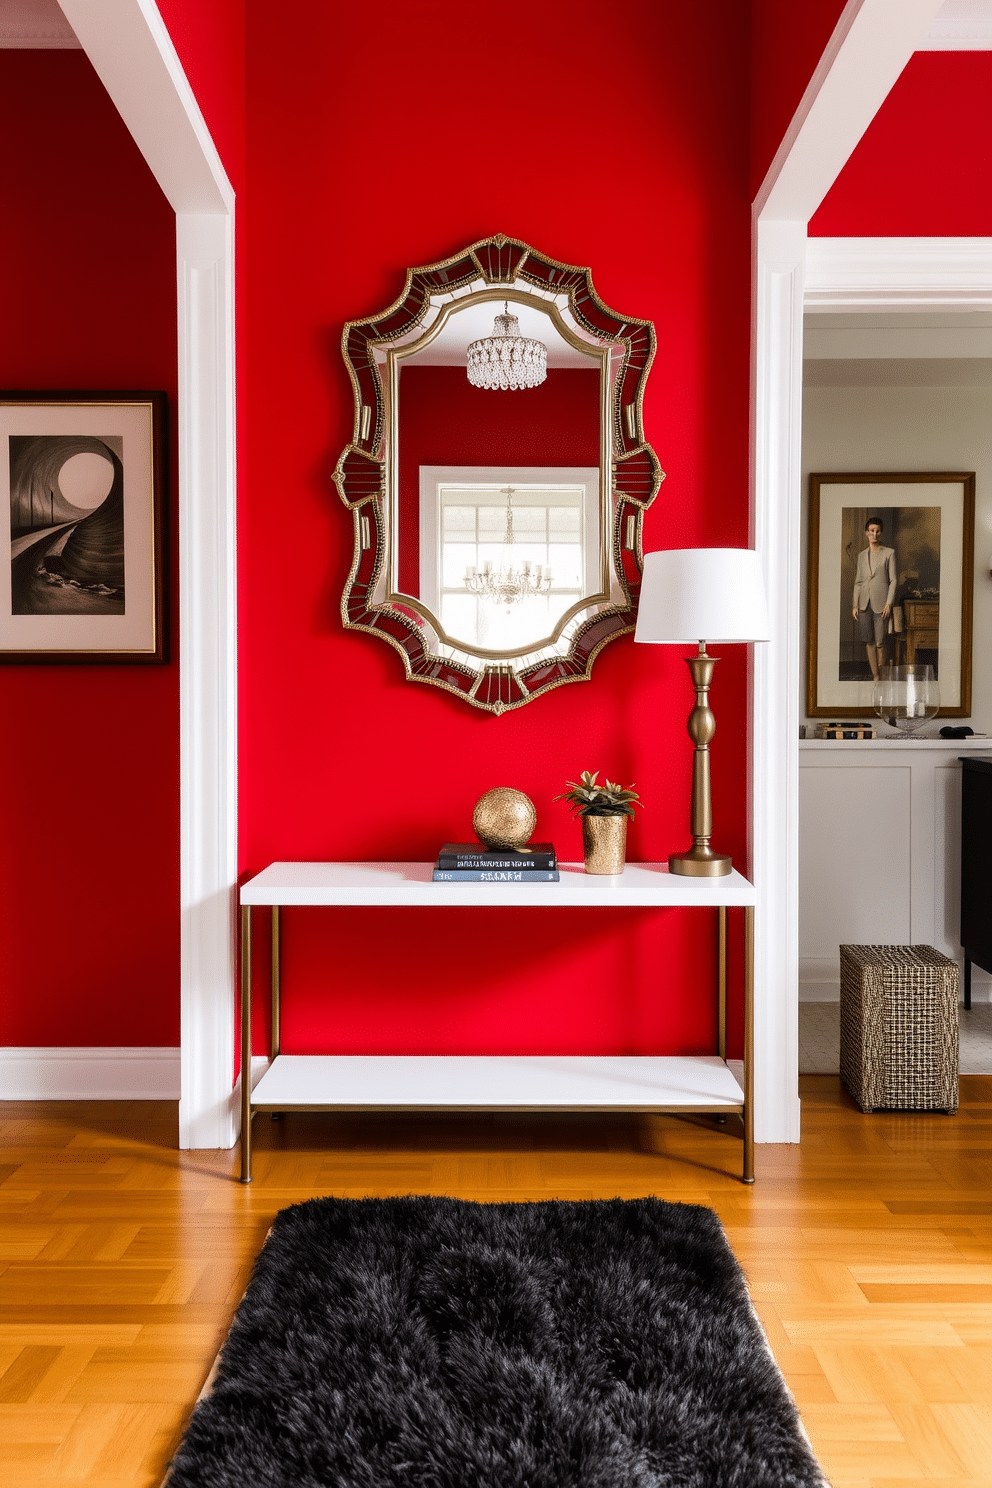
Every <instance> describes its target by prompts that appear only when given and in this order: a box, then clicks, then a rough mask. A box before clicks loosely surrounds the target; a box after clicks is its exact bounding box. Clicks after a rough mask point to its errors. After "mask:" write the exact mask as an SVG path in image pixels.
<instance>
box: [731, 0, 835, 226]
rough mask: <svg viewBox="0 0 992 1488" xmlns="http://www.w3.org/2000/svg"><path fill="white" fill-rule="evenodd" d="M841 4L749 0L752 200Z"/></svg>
mask: <svg viewBox="0 0 992 1488" xmlns="http://www.w3.org/2000/svg"><path fill="white" fill-rule="evenodd" d="M844 9H845V0H751V6H750V10H751V196H752V198H753V197H755V196H757V194H758V191H759V190H760V188H761V183H762V181H763V180H764V179H765V176H766V174H767V172H768V167H769V166H770V165H771V163H772V161H773V159H774V158H775V152H776V150H777V149H778V147H779V145H780V144H781V143H782V139H783V136H784V135H785V132H786V130H787V129H788V127H789V125H790V124H791V123H792V117H793V115H794V114H795V112H796V109H797V108H798V107H799V104H800V101H801V99H802V96H803V94H804V93H805V91H806V88H807V86H808V84H809V81H810V78H811V77H812V76H813V73H814V72H815V71H816V69H817V66H818V64H819V61H820V58H821V56H822V55H823V52H824V50H825V48H826V45H827V43H828V41H829V40H830V38H831V36H832V35H833V32H834V28H835V26H836V25H837V22H838V21H839V20H840V17H841V15H842V13H843V11H844Z"/></svg>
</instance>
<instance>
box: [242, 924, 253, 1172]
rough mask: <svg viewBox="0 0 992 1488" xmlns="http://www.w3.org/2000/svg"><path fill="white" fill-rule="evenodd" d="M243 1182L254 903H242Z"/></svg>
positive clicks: (247, 1166)
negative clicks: (252, 914) (252, 911)
mask: <svg viewBox="0 0 992 1488" xmlns="http://www.w3.org/2000/svg"><path fill="white" fill-rule="evenodd" d="M241 1182H242V1183H250V1182H251V905H250V904H242V906H241Z"/></svg>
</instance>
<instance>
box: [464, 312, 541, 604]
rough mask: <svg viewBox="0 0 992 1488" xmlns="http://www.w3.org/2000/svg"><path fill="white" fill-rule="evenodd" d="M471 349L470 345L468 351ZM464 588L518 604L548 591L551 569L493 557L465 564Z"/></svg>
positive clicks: (509, 530)
mask: <svg viewBox="0 0 992 1488" xmlns="http://www.w3.org/2000/svg"><path fill="white" fill-rule="evenodd" d="M513 318H514V317H511V319H513ZM502 319H503V316H498V317H497V323H498V321H499V320H502ZM475 344H476V345H478V344H479V343H478V342H476V343H475ZM471 349H472V348H471V347H469V351H471ZM542 350H543V347H542ZM504 489H505V491H506V532H505V533H504V535H503V545H504V547H507V548H512V547H513V544H514V543H515V542H516V537H515V535H514V531H513V487H512V486H506V487H505V488H504ZM465 588H466V589H467V590H468V591H469V593H470V594H475V595H477V597H478V598H479V599H488V600H491V601H492V603H493V604H501V605H506V607H507V609H509V608H510V606H511V605H513V604H518V603H519V602H520V600H522V599H533V598H534V597H535V596H536V595H538V594H548V593H550V590H551V569H550V568H549V567H548V566H547V564H543V563H531V562H530V560H529V559H525V560H524V562H523V563H521V564H520V565H519V567H518V566H517V565H516V564H515V563H510V562H509V561H507V562H504V563H500V564H499V565H498V567H494V566H493V563H492V561H491V560H487V561H486V562H485V563H484V564H483V565H482V568H481V569H479V568H476V567H475V565H474V564H473V565H472V566H471V567H469V568H466V570H465Z"/></svg>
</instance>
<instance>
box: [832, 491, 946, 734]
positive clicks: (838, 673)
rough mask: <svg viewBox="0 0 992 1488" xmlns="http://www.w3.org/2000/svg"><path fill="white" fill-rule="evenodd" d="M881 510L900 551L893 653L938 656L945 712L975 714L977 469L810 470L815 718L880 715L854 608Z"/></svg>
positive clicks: (887, 656)
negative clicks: (871, 528)
mask: <svg viewBox="0 0 992 1488" xmlns="http://www.w3.org/2000/svg"><path fill="white" fill-rule="evenodd" d="M871 517H877V518H879V520H880V521H881V524H882V529H883V537H882V542H883V543H884V544H885V545H886V546H887V547H888V548H891V549H893V551H894V554H895V559H894V565H893V566H894V570H895V585H896V587H895V594H894V598H893V607H892V614H891V615H890V616H889V617H888V620H887V622H886V627H887V628H886V634H885V637H884V641H883V652H884V660H885V662H886V663H888V662H913V661H918V660H924V661H930V662H931V663H932V664H933V665H934V667H935V668H936V671H937V679H938V682H939V684H940V694H941V706H940V713H939V715H938V716H939V717H942V718H967V717H970V715H971V662H972V601H973V586H974V547H975V475H974V472H973V471H936V472H930V471H911V472H906V473H903V472H886V473H878V474H876V473H874V472H871V473H863V472H862V473H857V474H851V473H847V472H838V473H834V472H831V473H829V474H823V473H819V474H815V475H811V476H810V478H809V583H808V591H807V599H808V612H807V670H806V680H807V689H806V712H807V716H808V717H810V718H833V717H850V718H866V717H871V716H872V715H873V714H874V708H873V707H872V699H871V694H872V687H873V682H872V676H871V671H870V669H869V662H868V660H867V659H866V655H865V653H866V648H865V646H864V645H863V644H861V641H860V636H859V629H858V622H857V621H855V619H854V616H853V613H852V611H853V589H854V581H855V576H856V572H857V560H858V554H859V552H860V550H861V549H862V548H863V547H864V545H865V542H866V539H865V538H864V529H865V527H866V526H867V523H868V520H869V519H870V518H871Z"/></svg>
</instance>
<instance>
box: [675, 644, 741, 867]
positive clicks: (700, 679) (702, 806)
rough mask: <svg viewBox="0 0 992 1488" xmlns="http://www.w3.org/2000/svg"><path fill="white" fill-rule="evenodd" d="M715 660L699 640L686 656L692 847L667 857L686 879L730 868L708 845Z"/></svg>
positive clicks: (710, 817)
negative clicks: (690, 698)
mask: <svg viewBox="0 0 992 1488" xmlns="http://www.w3.org/2000/svg"><path fill="white" fill-rule="evenodd" d="M717 660H718V658H717V657H715V656H708V655H707V653H706V642H705V641H700V642H699V652H698V654H697V655H696V656H687V657H686V664H687V665H688V668H689V671H690V673H691V675H692V685H693V687H694V688H695V689H696V706H695V707H694V708H693V710H692V712H691V713H690V714H689V723H688V729H689V738H690V739H691V740H692V742H693V743H694V744H695V746H696V748H695V751H694V753H693V759H692V825H691V831H692V846H691V847H690V849H689V851H688V852H684V853H672V855H671V857H670V858H669V859H668V870H669V872H670V873H681V874H682V875H683V877H685V878H723V877H724V876H725V875H726V874H728V873H729V872H730V869H731V860H730V858H729V857H727V855H726V853H715V852H714V851H713V849H712V848H711V847H710V833H711V832H712V830H713V821H712V808H711V804H710V740H711V739H712V738H713V735H714V734H715V733H716V719H715V718H714V717H713V713H712V710H711V709H710V706H709V690H710V683H711V681H712V680H713V669H714V667H715V666H716V663H717Z"/></svg>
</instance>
